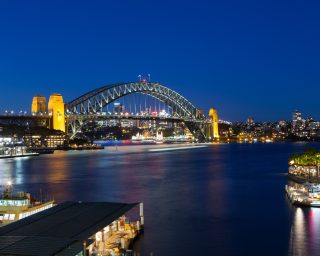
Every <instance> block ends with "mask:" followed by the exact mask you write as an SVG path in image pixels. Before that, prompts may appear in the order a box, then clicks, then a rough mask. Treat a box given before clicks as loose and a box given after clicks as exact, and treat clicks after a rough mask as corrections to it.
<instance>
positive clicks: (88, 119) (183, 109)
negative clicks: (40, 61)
mask: <svg viewBox="0 0 320 256" xmlns="http://www.w3.org/2000/svg"><path fill="white" fill-rule="evenodd" d="M57 95H58V94H57ZM60 96H61V95H60ZM58 97H59V95H58ZM50 98H51V97H50ZM61 104H63V106H58V105H59V104H57V106H54V105H53V106H51V107H50V101H49V109H48V112H45V111H44V112H45V113H36V112H34V113H33V115H1V116H0V122H1V123H6V124H9V123H15V124H25V123H28V124H31V125H32V124H34V125H41V126H47V127H50V128H54V129H56V127H57V125H56V124H58V123H59V122H60V127H61V125H62V126H64V127H65V128H64V127H63V128H59V129H60V130H65V132H66V133H68V135H69V137H71V138H72V137H74V136H77V134H78V133H79V132H81V129H82V128H83V127H84V126H86V125H87V124H88V123H92V122H98V123H100V124H102V125H103V124H104V125H107V124H108V122H109V123H110V122H111V121H113V122H114V121H115V120H116V121H121V120H122V121H123V120H129V121H130V120H131V121H146V120H147V121H153V122H154V123H161V122H162V123H164V122H170V123H183V124H184V125H185V126H186V127H187V128H188V129H189V131H190V132H191V133H192V134H193V136H194V137H195V138H196V139H197V140H198V141H200V142H204V141H210V140H212V139H214V138H218V136H219V135H218V118H217V114H216V111H215V109H210V112H209V116H208V117H206V116H205V115H204V113H203V111H202V110H201V109H199V108H197V107H196V106H195V105H194V104H192V103H191V101H189V100H188V99H186V98H185V97H183V96H182V95H181V94H179V93H178V92H176V91H174V90H172V89H170V88H168V87H166V86H163V85H161V84H160V83H155V82H148V81H145V80H143V81H139V82H128V83H117V84H111V85H107V86H103V87H101V88H98V89H95V90H92V91H90V92H88V93H85V94H83V95H82V96H80V97H78V98H76V99H74V100H72V101H70V102H68V103H63V101H62V97H61ZM61 104H60V105H61ZM51 105H52V103H51ZM50 108H51V110H50ZM58 125H59V124H58Z"/></svg>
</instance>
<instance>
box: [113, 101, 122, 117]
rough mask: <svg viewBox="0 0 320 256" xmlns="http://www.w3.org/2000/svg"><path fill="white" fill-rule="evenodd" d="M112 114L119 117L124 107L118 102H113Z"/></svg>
mask: <svg viewBox="0 0 320 256" xmlns="http://www.w3.org/2000/svg"><path fill="white" fill-rule="evenodd" d="M113 112H114V113H115V114H116V115H120V114H121V113H123V112H124V106H123V105H122V104H121V103H120V102H114V103H113Z"/></svg>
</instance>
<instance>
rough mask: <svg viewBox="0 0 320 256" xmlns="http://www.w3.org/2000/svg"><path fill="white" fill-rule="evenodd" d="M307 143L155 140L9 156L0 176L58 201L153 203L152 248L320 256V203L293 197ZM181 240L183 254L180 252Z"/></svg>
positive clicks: (148, 213) (147, 248)
mask: <svg viewBox="0 0 320 256" xmlns="http://www.w3.org/2000/svg"><path fill="white" fill-rule="evenodd" d="M302 146H305V145H302V144H289V143H287V144H267V145H266V144H265V145H262V144H257V145H246V144H243V145H239V144H231V145H214V146H211V147H209V148H203V149H196V150H185V151H179V152H178V151H176V152H158V153H150V152H147V151H146V150H145V147H136V148H135V147H127V148H126V147H119V148H114V147H110V148H108V149H106V150H102V151H83V152H72V151H71V152H63V151H57V152H55V153H54V154H53V155H41V156H39V157H32V158H21V159H19V160H18V159H13V160H12V159H6V160H0V171H1V172H0V183H1V184H4V183H5V182H6V181H7V180H8V179H10V180H12V181H13V182H14V183H15V184H16V190H18V191H19V190H21V191H30V192H31V193H32V194H38V193H39V190H40V189H41V190H42V191H43V193H46V194H49V195H52V196H54V197H55V199H56V200H57V201H58V202H61V201H65V200H76V201H78V200H80V201H114V202H115V201H118V202H119V201H120V202H139V201H143V202H144V206H145V207H144V208H145V220H146V227H145V233H144V236H143V237H142V239H140V240H139V241H138V242H137V243H136V245H135V248H136V249H137V250H139V251H140V252H141V253H142V254H143V255H150V252H153V253H154V255H213V254H215V255H288V254H289V255H306V254H308V255H318V252H319V251H320V242H318V241H320V223H319V222H320V209H300V208H295V207H291V206H290V204H288V203H287V200H286V196H285V193H284V186H285V184H287V182H288V181H287V177H286V176H284V175H279V174H283V173H284V172H285V171H286V169H287V159H288V157H289V155H290V154H292V153H293V152H295V151H297V150H300V149H302ZM177 248H178V249H179V253H177Z"/></svg>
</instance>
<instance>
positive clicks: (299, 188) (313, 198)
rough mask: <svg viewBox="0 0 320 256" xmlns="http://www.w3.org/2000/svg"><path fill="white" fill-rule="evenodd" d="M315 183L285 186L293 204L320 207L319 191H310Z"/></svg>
mask: <svg viewBox="0 0 320 256" xmlns="http://www.w3.org/2000/svg"><path fill="white" fill-rule="evenodd" d="M312 186H313V185H309V184H307V185H300V184H299V185H296V186H289V185H286V186H285V191H286V194H287V196H288V198H289V200H290V202H291V203H292V204H293V205H296V206H304V207H320V198H319V195H318V193H312V192H310V188H311V189H312Z"/></svg>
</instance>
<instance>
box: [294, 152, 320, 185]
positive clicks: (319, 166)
mask: <svg viewBox="0 0 320 256" xmlns="http://www.w3.org/2000/svg"><path fill="white" fill-rule="evenodd" d="M288 175H289V177H290V178H292V179H293V180H296V181H298V182H305V181H308V182H319V181H320V152H318V151H316V150H313V149H312V150H306V151H305V152H303V153H301V154H294V155H292V156H291V157H290V159H289V171H288Z"/></svg>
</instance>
